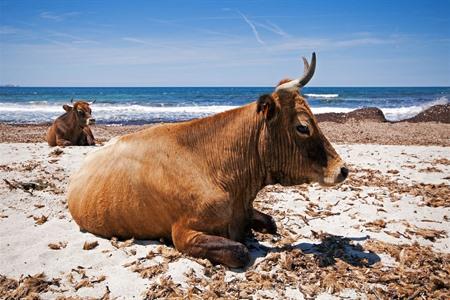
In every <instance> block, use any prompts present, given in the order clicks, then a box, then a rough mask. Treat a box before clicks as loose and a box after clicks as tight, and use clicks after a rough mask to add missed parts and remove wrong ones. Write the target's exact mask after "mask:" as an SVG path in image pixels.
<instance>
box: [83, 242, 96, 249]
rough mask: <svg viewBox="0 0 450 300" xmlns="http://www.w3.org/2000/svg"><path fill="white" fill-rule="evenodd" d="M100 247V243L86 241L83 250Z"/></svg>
mask: <svg viewBox="0 0 450 300" xmlns="http://www.w3.org/2000/svg"><path fill="white" fill-rule="evenodd" d="M97 246H98V241H93V242H88V241H85V242H84V244H83V250H92V249H94V248H95V247H97Z"/></svg>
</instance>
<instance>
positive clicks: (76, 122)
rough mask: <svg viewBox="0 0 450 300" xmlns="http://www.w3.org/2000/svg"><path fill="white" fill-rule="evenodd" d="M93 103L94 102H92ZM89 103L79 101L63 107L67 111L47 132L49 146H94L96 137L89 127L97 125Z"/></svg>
mask: <svg viewBox="0 0 450 300" xmlns="http://www.w3.org/2000/svg"><path fill="white" fill-rule="evenodd" d="M92 103H93V102H92ZM92 103H89V102H86V101H77V102H75V103H74V104H73V106H70V105H63V109H64V110H65V111H66V112H65V113H64V114H63V115H61V116H59V117H58V118H57V119H56V120H55V121H54V122H53V124H52V126H51V127H50V128H49V129H48V131H47V143H48V145H49V146H52V147H54V146H63V147H64V146H93V145H95V139H94V135H93V134H92V131H91V128H90V127H89V125H91V124H94V123H95V119H93V118H92V111H91V108H90V104H92Z"/></svg>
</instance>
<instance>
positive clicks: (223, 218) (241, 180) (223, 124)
mask: <svg viewBox="0 0 450 300" xmlns="http://www.w3.org/2000/svg"><path fill="white" fill-rule="evenodd" d="M315 66H316V58H315V54H313V57H312V61H311V66H309V65H308V63H307V61H306V60H305V69H306V72H305V74H304V76H303V77H302V78H300V79H297V80H292V81H287V82H284V83H282V84H280V85H278V87H277V88H276V89H275V91H274V92H273V93H272V94H267V95H263V96H261V97H259V99H258V100H257V101H256V102H253V103H250V104H248V105H245V106H243V107H239V108H236V109H233V110H230V111H226V112H223V113H219V114H217V115H213V116H210V117H206V118H203V119H197V120H193V121H189V122H184V123H176V124H164V125H159V126H155V127H152V128H148V129H145V130H142V131H139V132H136V133H132V134H128V135H125V136H122V137H120V138H118V139H116V140H114V141H112V142H111V143H110V144H107V145H106V146H104V147H103V148H101V149H99V150H98V151H95V152H93V153H91V154H90V155H88V157H87V158H86V160H85V162H84V164H83V165H82V167H81V169H80V170H79V171H78V173H76V174H75V175H74V176H73V177H72V180H71V183H70V186H69V191H68V204H69V210H70V213H71V214H72V216H73V218H74V220H75V221H76V222H77V224H78V225H79V226H80V227H81V229H83V230H87V231H89V232H91V233H94V234H97V235H100V236H103V237H108V238H110V237H113V236H115V237H119V238H130V237H135V238H137V239H155V238H161V237H163V238H166V239H169V240H172V241H173V243H174V245H175V247H176V248H177V249H178V250H179V251H181V252H184V253H187V254H188V255H191V256H195V257H202V258H208V259H209V260H211V261H213V262H216V263H222V264H225V265H228V266H230V267H241V266H244V265H246V264H247V263H248V262H249V259H250V258H249V252H248V249H247V248H246V246H245V245H244V244H242V243H241V242H242V241H243V240H244V238H245V236H246V234H247V233H248V231H249V230H250V229H251V228H252V229H254V230H257V231H265V232H269V233H275V232H276V225H275V222H274V220H273V219H272V217H270V216H268V215H266V214H264V213H262V212H259V211H257V210H255V209H254V208H253V205H252V203H253V200H254V198H255V196H256V194H257V193H258V191H260V190H261V189H262V188H263V187H264V186H266V185H268V184H275V183H280V184H282V185H295V184H301V183H305V182H313V181H314V182H320V183H321V184H323V185H333V184H336V183H339V182H341V181H343V180H344V179H345V178H346V176H347V174H348V170H347V168H345V166H344V162H343V161H342V160H341V158H340V157H339V155H338V154H337V153H336V151H335V150H334V149H333V147H332V146H331V144H330V143H329V142H328V140H327V139H326V138H325V137H324V136H323V134H322V132H321V131H320V129H319V127H318V126H317V122H316V119H315V117H314V116H313V114H312V113H311V110H310V108H309V107H308V105H307V103H306V101H305V100H304V99H303V97H302V96H301V95H300V93H299V88H301V87H302V86H304V85H305V84H306V83H307V82H308V81H309V80H310V79H311V77H312V75H313V73H314V70H315Z"/></svg>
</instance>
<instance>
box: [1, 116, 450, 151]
mask: <svg viewBox="0 0 450 300" xmlns="http://www.w3.org/2000/svg"><path fill="white" fill-rule="evenodd" d="M319 125H320V128H321V129H322V131H323V132H324V133H325V135H326V136H327V137H328V138H329V140H330V141H331V142H333V143H338V144H383V145H436V146H450V124H447V123H437V122H422V123H408V122H399V123H389V122H378V121H366V120H364V121H362V120H354V119H349V120H347V121H346V122H344V123H338V122H330V121H324V122H320V124H319ZM49 126H50V124H40V125H36V124H30V125H11V124H5V123H0V143H39V142H45V134H46V132H47V129H48V127H49ZM150 126H152V125H151V124H150V125H141V126H139V125H126V126H109V125H96V126H91V128H92V131H93V133H94V136H95V138H96V139H97V140H98V141H100V142H105V141H107V140H109V139H110V138H112V137H114V136H117V135H123V134H127V133H130V132H135V131H138V130H141V129H143V128H147V127H150Z"/></svg>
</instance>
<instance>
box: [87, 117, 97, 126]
mask: <svg viewBox="0 0 450 300" xmlns="http://www.w3.org/2000/svg"><path fill="white" fill-rule="evenodd" d="M94 124H95V119H93V118H89V119H87V120H86V125H94Z"/></svg>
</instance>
